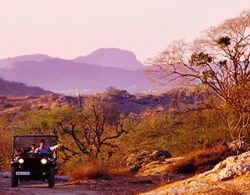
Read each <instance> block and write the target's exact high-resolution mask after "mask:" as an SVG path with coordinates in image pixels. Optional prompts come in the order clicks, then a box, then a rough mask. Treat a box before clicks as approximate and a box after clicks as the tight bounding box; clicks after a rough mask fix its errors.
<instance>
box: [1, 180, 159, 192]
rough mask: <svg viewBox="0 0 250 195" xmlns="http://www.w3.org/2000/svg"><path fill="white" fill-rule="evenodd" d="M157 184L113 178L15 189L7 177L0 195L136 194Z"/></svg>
mask: <svg viewBox="0 0 250 195" xmlns="http://www.w3.org/2000/svg"><path fill="white" fill-rule="evenodd" d="M156 186H158V183H157V182H155V183H153V182H152V181H151V180H146V179H141V178H115V179H112V180H101V179H99V180H85V181H79V182H74V183H73V182H68V181H62V180H58V179H57V181H56V185H55V187H54V188H52V189H50V188H48V185H47V183H46V182H41V181H29V182H21V183H19V186H18V187H16V188H11V187H10V178H9V177H0V195H2V194H7V195H9V194H31V195H38V194H39V195H41V194H52V195H55V194H65V195H66V194H77V195H78V194H84V195H85V194H86V195H92V194H93V195H94V194H137V193H139V192H145V191H148V190H152V189H154V188H155V187H156Z"/></svg>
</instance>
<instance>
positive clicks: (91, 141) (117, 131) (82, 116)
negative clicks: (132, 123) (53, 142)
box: [55, 105, 128, 157]
mask: <svg viewBox="0 0 250 195" xmlns="http://www.w3.org/2000/svg"><path fill="white" fill-rule="evenodd" d="M106 115H107V114H106V112H105V109H104V108H103V107H102V106H100V105H92V106H91V109H90V108H88V109H87V110H83V112H81V113H78V114H77V115H74V116H72V117H69V118H62V120H61V121H58V122H57V125H58V130H56V132H55V133H56V134H57V135H59V138H60V139H61V140H62V139H64V138H69V137H70V138H71V139H72V140H73V143H74V144H75V147H72V145H71V146H66V145H64V146H63V149H64V150H65V151H67V152H69V153H71V154H72V155H89V156H94V157H99V154H100V152H101V150H102V148H103V147H109V148H118V145H117V144H115V143H114V140H115V139H117V138H119V137H121V136H122V135H123V134H127V133H128V131H127V130H125V129H124V127H123V122H122V121H121V120H117V121H116V123H115V125H112V124H108V116H106Z"/></svg>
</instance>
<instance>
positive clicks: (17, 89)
mask: <svg viewBox="0 0 250 195" xmlns="http://www.w3.org/2000/svg"><path fill="white" fill-rule="evenodd" d="M47 93H49V91H45V90H43V89H42V88H39V87H29V86H26V85H25V84H23V83H18V82H10V81H6V80H4V79H1V78H0V95H16V96H23V95H33V96H39V95H44V94H47Z"/></svg>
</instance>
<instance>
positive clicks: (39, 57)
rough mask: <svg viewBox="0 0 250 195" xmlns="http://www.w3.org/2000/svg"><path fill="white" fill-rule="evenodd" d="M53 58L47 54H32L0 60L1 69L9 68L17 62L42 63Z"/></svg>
mask: <svg viewBox="0 0 250 195" xmlns="http://www.w3.org/2000/svg"><path fill="white" fill-rule="evenodd" d="M49 58H51V57H50V56H48V55H45V54H32V55H22V56H17V57H12V58H5V59H0V68H2V67H9V66H11V65H12V64H13V63H15V62H25V61H35V62H37V61H42V60H46V59H49Z"/></svg>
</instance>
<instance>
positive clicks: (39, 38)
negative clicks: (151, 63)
mask: <svg viewBox="0 0 250 195" xmlns="http://www.w3.org/2000/svg"><path fill="white" fill-rule="evenodd" d="M249 8H250V0H0V58H4V57H11V56H16V55H23V54H31V53H45V54H48V55H51V56H57V57H61V58H74V57H76V56H79V55H86V54H88V53H90V52H92V51H94V50H95V49H97V48H104V47H118V48H123V49H127V50H131V51H133V52H134V53H135V54H136V55H137V57H138V59H139V60H141V61H144V60H145V59H146V58H148V57H152V56H154V55H156V54H157V53H158V52H160V51H161V50H162V49H164V48H165V47H166V46H167V44H168V43H170V42H171V41H172V40H175V39H179V38H185V39H187V40H190V39H193V38H195V37H197V36H198V35H199V33H200V32H201V31H203V30H205V29H207V28H208V27H210V26H212V25H217V24H219V23H221V22H222V21H223V20H225V19H227V18H230V17H234V16H237V15H238V14H239V13H240V12H241V11H242V10H244V9H249Z"/></svg>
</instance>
